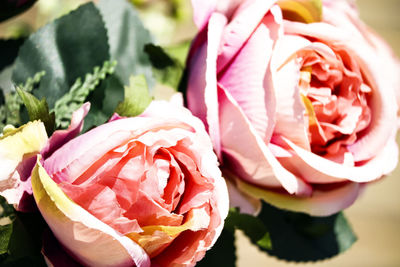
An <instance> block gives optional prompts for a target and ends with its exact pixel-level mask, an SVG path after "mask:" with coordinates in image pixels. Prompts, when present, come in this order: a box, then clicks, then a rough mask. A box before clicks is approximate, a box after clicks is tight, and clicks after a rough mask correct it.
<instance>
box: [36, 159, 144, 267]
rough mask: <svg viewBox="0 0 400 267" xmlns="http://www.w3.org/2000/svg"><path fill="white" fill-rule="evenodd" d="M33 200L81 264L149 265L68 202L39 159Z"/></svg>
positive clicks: (128, 244)
mask: <svg viewBox="0 0 400 267" xmlns="http://www.w3.org/2000/svg"><path fill="white" fill-rule="evenodd" d="M32 188H33V195H34V197H35V201H36V203H37V205H38V208H39V210H40V212H41V213H42V215H43V217H44V219H45V220H46V222H47V224H48V225H49V227H50V228H51V230H52V231H53V233H54V235H55V236H56V237H57V239H58V240H59V241H60V243H62V244H63V245H64V247H66V248H67V249H68V250H69V251H70V252H71V253H73V255H74V256H75V257H76V258H77V259H78V260H79V261H80V262H81V263H83V264H84V265H89V266H131V265H134V264H136V266H150V259H149V257H148V255H147V254H146V253H145V252H144V251H143V249H142V248H141V247H140V246H139V245H138V244H136V243H135V242H133V241H132V240H131V239H129V238H127V237H125V236H123V235H121V234H120V233H118V232H116V231H115V230H114V229H112V228H111V227H110V226H108V225H106V224H104V223H103V222H101V221H100V220H98V219H97V218H95V217H94V216H93V215H91V214H90V213H89V212H87V211H86V210H85V209H83V208H82V207H80V206H79V205H77V204H76V203H74V202H73V201H72V200H71V199H69V198H68V197H67V196H66V195H65V194H64V192H63V191H62V190H61V189H60V188H59V187H58V185H57V184H56V183H55V182H54V181H53V180H52V179H51V178H50V177H49V175H48V174H47V172H46V170H45V169H44V168H43V167H42V165H41V164H40V161H39V160H38V162H37V164H36V166H35V168H34V170H33V172H32Z"/></svg>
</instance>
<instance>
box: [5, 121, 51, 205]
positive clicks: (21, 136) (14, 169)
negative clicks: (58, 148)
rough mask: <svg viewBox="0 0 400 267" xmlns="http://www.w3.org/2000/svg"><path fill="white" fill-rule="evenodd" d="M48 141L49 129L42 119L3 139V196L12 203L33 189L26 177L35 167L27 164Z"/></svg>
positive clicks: (17, 201) (18, 200)
mask: <svg viewBox="0 0 400 267" xmlns="http://www.w3.org/2000/svg"><path fill="white" fill-rule="evenodd" d="M46 142H47V133H46V129H45V127H44V124H43V123H42V122H39V121H34V122H28V123H27V124H25V125H23V126H21V127H20V128H18V129H15V130H13V131H11V132H9V133H7V134H5V135H4V136H2V137H1V138H0V170H1V172H0V195H2V196H3V197H5V198H6V200H7V202H8V203H9V204H14V205H18V203H19V202H20V200H21V198H22V196H23V194H24V192H25V191H28V192H29V193H30V192H31V189H30V182H29V180H26V178H27V177H29V176H30V172H31V170H32V166H31V165H30V164H26V163H27V161H29V159H28V158H29V157H31V156H32V155H34V154H36V153H39V152H40V150H42V148H43V147H44V146H45V144H46ZM21 178H22V179H21ZM23 180H24V181H23Z"/></svg>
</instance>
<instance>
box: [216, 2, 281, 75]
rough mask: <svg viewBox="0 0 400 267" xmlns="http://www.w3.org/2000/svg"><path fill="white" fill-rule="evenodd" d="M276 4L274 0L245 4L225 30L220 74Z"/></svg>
mask: <svg viewBox="0 0 400 267" xmlns="http://www.w3.org/2000/svg"><path fill="white" fill-rule="evenodd" d="M275 2H276V1H272V0H255V1H244V2H243V4H242V5H241V6H240V7H239V10H238V11H237V12H236V14H235V16H234V18H233V19H232V21H230V22H229V24H228V25H227V26H226V27H225V29H224V32H223V35H222V36H223V41H222V44H223V46H222V47H221V53H220V55H219V57H218V72H220V71H221V70H223V69H224V68H225V66H226V65H227V64H228V63H229V62H230V61H231V60H232V59H233V57H234V56H235V55H236V54H237V53H238V52H239V50H240V49H241V48H242V47H243V45H244V44H245V43H246V42H247V40H248V39H249V37H250V36H251V34H252V33H253V31H254V29H255V28H256V27H257V25H258V24H259V23H260V22H261V21H262V19H263V18H264V16H265V15H266V14H267V13H268V11H269V10H270V8H271V7H272V5H273V4H274V3H275ZM279 12H280V11H279ZM264 50H267V48H265V49H264Z"/></svg>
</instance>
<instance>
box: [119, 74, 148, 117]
mask: <svg viewBox="0 0 400 267" xmlns="http://www.w3.org/2000/svg"><path fill="white" fill-rule="evenodd" d="M151 100H152V98H151V96H150V95H149V92H148V87H147V82H146V78H145V77H144V76H143V75H139V76H132V77H131V78H130V82H129V86H125V99H124V101H123V102H121V103H120V104H119V105H118V107H117V109H116V110H115V112H117V113H118V114H119V115H121V116H127V117H134V116H137V115H139V114H141V113H142V112H143V111H144V110H145V109H146V107H147V106H148V105H149V104H150V102H151Z"/></svg>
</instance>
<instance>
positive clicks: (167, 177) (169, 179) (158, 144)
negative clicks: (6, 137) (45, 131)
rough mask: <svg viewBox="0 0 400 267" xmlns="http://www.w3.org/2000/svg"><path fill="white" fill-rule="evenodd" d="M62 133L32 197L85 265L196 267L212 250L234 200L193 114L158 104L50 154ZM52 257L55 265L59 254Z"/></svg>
mask: <svg viewBox="0 0 400 267" xmlns="http://www.w3.org/2000/svg"><path fill="white" fill-rule="evenodd" d="M82 109H83V110H85V111H84V112H83V113H82V112H81V113H80V115H83V116H80V117H79V118H78V119H80V120H83V118H84V116H85V115H86V113H87V111H88V109H89V106H88V105H87V104H86V105H85V106H84V107H83V108H82ZM76 115H77V113H75V115H74V118H75V123H76V119H77V117H76ZM78 115H79V114H78ZM73 121H74V119H73ZM81 122H82V121H80V123H81ZM63 133H64V134H66V133H68V131H64V132H63ZM56 134H57V132H56V133H55V135H53V136H52V137H51V138H50V139H49V142H48V143H47V144H48V145H47V147H46V148H47V150H46V149H44V150H43V151H44V152H42V154H43V157H44V158H42V159H40V157H38V161H37V164H36V166H35V167H34V169H33V171H32V176H31V181H32V188H33V190H32V191H33V195H34V198H35V200H36V203H37V206H38V208H39V210H40V212H41V214H42V215H43V217H44V219H45V221H46V222H47V224H48V225H49V227H50V229H51V230H52V232H53V234H54V236H55V237H56V238H57V239H58V241H59V242H60V243H61V245H62V247H63V248H65V251H67V252H68V254H70V255H71V256H72V257H73V258H74V259H76V260H77V261H78V262H79V263H81V264H84V265H85V266H150V265H151V266H176V265H179V266H193V265H195V263H196V262H197V261H199V260H200V259H201V258H203V256H204V255H205V252H206V250H207V249H209V248H211V247H212V246H213V244H214V243H215V241H216V239H217V238H218V236H219V235H220V233H221V231H222V228H223V224H224V219H225V218H226V216H227V213H228V193H227V189H226V184H225V182H224V180H223V179H222V177H221V172H220V170H219V168H218V162H217V157H216V156H215V154H214V153H213V151H212V145H211V142H210V140H209V137H208V135H207V133H206V131H205V130H204V126H203V124H202V123H201V121H200V120H198V119H197V118H195V117H194V116H192V114H191V113H190V112H189V111H188V110H187V109H185V108H183V107H179V106H175V105H172V104H170V103H168V102H160V101H153V102H152V103H151V104H150V106H149V107H148V108H147V109H146V111H145V112H144V113H143V114H142V115H141V116H139V117H134V118H121V117H119V116H114V117H113V118H112V121H110V122H108V123H106V124H103V125H101V126H98V127H96V128H94V129H93V130H91V131H89V132H87V133H85V134H83V135H80V136H78V137H75V138H73V139H71V140H70V141H69V142H67V143H65V144H63V145H62V146H61V147H57V149H56V150H54V151H52V152H49V151H51V150H52V149H51V147H52V146H55V145H56V143H57V142H60V141H61V140H62V138H61V137H62V135H61V134H60V132H58V134H59V135H58V137H55V136H57V135H56ZM63 137H64V138H65V137H66V136H65V135H64V136H63ZM0 144H1V143H0ZM46 153H47V154H46ZM48 251H52V252H51V253H54V249H52V248H50V249H49V247H47V248H46V247H45V249H44V254H45V256H46V259H47V260H48V261H50V262H52V263H53V264H55V266H57V263H58V262H57V261H59V260H60V259H62V258H60V257H61V256H60V257H58V256H56V257H54V254H53V255H46V252H48ZM56 254H57V253H56ZM57 255H61V254H57Z"/></svg>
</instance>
